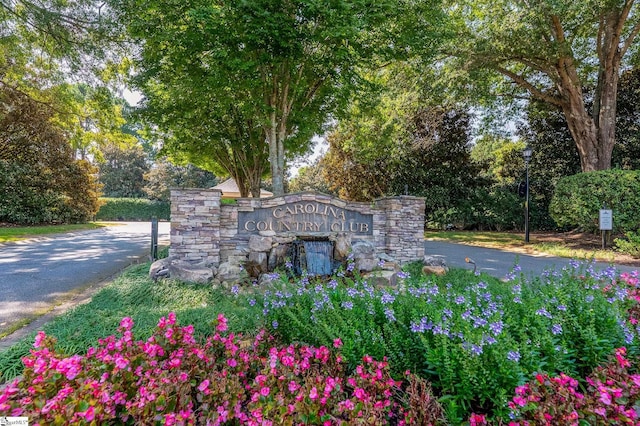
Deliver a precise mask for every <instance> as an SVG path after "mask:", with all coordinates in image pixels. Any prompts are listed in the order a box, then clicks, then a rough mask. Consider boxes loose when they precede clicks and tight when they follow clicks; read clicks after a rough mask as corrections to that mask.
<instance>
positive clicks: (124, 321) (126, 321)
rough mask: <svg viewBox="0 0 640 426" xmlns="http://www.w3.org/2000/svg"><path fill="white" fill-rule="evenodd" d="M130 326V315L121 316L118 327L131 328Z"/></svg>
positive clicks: (131, 323) (131, 325)
mask: <svg viewBox="0 0 640 426" xmlns="http://www.w3.org/2000/svg"><path fill="white" fill-rule="evenodd" d="M132 327H133V320H132V319H131V317H124V318H122V321H120V328H123V329H125V330H131V328H132Z"/></svg>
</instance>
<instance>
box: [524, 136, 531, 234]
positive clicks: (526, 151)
mask: <svg viewBox="0 0 640 426" xmlns="http://www.w3.org/2000/svg"><path fill="white" fill-rule="evenodd" d="M531 154H533V149H531V147H530V146H529V145H527V146H526V147H525V148H524V149H523V150H522V157H523V158H524V168H525V170H526V173H527V179H526V187H527V189H526V195H525V199H524V242H525V243H528V242H529V160H531Z"/></svg>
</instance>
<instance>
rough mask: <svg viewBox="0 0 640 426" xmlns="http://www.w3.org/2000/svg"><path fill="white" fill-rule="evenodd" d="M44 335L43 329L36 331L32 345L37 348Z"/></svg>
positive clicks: (40, 344)
mask: <svg viewBox="0 0 640 426" xmlns="http://www.w3.org/2000/svg"><path fill="white" fill-rule="evenodd" d="M46 337H47V335H46V334H44V331H38V334H36V338H35V341H34V342H33V347H34V348H39V347H40V346H42V342H43V341H44V339H45V338H46Z"/></svg>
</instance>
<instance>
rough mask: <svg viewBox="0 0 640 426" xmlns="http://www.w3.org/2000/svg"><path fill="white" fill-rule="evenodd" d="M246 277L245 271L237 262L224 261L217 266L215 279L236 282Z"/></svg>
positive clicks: (223, 281)
mask: <svg viewBox="0 0 640 426" xmlns="http://www.w3.org/2000/svg"><path fill="white" fill-rule="evenodd" d="M247 277H248V274H247V272H246V271H245V269H244V268H243V267H242V266H241V265H240V264H239V263H231V262H224V263H221V264H220V266H218V274H217V275H216V279H217V280H219V281H220V282H222V283H227V282H237V281H240V280H243V279H245V278H247Z"/></svg>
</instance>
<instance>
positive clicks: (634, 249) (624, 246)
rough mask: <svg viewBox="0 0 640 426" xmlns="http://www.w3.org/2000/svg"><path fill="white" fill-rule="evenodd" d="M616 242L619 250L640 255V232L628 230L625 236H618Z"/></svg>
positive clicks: (635, 255) (636, 255) (632, 254)
mask: <svg viewBox="0 0 640 426" xmlns="http://www.w3.org/2000/svg"><path fill="white" fill-rule="evenodd" d="M614 242H615V244H616V247H617V248H618V251H619V252H621V253H625V254H628V255H630V256H633V257H640V233H638V232H633V231H628V232H627V233H625V238H616V239H615V241H614Z"/></svg>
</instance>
